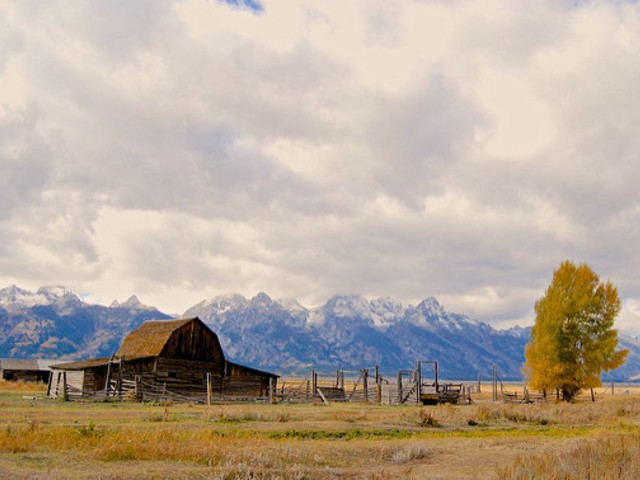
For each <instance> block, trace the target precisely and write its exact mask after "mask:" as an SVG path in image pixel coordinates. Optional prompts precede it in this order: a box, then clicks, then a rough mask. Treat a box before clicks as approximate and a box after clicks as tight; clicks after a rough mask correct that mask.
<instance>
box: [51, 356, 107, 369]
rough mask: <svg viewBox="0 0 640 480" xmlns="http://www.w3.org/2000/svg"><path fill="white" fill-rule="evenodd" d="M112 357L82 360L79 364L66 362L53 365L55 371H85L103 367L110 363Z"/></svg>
mask: <svg viewBox="0 0 640 480" xmlns="http://www.w3.org/2000/svg"><path fill="white" fill-rule="evenodd" d="M109 360H110V357H101V358H91V359H89V360H80V361H79V362H66V363H57V364H55V365H51V368H52V369H54V370H84V369H85V368H92V367H93V368H95V367H102V366H104V365H107V364H108V363H109Z"/></svg>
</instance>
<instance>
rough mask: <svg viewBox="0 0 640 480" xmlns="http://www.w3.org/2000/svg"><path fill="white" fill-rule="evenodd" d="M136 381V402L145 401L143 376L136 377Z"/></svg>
mask: <svg viewBox="0 0 640 480" xmlns="http://www.w3.org/2000/svg"><path fill="white" fill-rule="evenodd" d="M135 381H136V389H135V397H136V402H141V401H142V399H143V394H142V376H141V375H136V376H135Z"/></svg>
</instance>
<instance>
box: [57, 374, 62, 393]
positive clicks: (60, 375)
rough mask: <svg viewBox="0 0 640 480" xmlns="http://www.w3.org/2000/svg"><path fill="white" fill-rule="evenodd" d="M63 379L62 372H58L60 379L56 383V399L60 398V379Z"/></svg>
mask: <svg viewBox="0 0 640 480" xmlns="http://www.w3.org/2000/svg"><path fill="white" fill-rule="evenodd" d="M61 378H62V372H58V378H57V381H56V397H59V396H60V379H61Z"/></svg>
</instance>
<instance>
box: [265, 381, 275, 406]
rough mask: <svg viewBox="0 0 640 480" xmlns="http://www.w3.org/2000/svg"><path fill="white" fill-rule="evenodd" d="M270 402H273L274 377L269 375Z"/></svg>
mask: <svg viewBox="0 0 640 480" xmlns="http://www.w3.org/2000/svg"><path fill="white" fill-rule="evenodd" d="M267 396H268V399H269V404H271V403H274V402H273V377H269V393H268V395H267Z"/></svg>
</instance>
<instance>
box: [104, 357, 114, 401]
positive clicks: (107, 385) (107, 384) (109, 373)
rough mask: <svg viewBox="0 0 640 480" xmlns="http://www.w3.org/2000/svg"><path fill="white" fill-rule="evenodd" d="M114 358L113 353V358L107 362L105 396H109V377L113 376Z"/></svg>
mask: <svg viewBox="0 0 640 480" xmlns="http://www.w3.org/2000/svg"><path fill="white" fill-rule="evenodd" d="M112 360H113V354H111V358H110V359H109V363H107V380H106V381H105V382H104V396H105V397H108V396H109V377H110V376H111V361H112Z"/></svg>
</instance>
